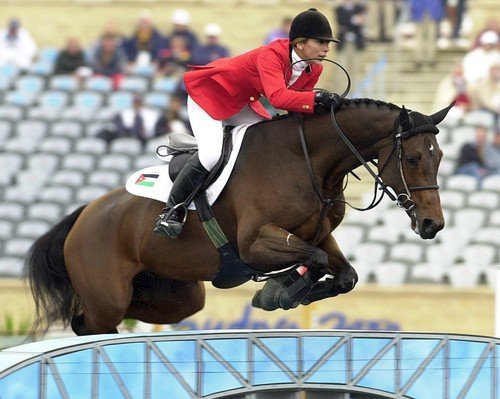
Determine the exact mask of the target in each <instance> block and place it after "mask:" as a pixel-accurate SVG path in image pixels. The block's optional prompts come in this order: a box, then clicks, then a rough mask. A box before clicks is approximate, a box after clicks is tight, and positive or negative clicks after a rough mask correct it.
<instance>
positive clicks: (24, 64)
mask: <svg viewBox="0 0 500 399" xmlns="http://www.w3.org/2000/svg"><path fill="white" fill-rule="evenodd" d="M36 52H37V46H36V43H35V41H34V40H33V37H32V36H31V34H30V33H29V32H28V31H27V30H26V29H25V28H22V27H21V22H20V21H19V20H18V19H16V18H13V19H11V20H10V21H9V23H8V25H7V27H6V28H4V29H2V30H1V31H0V66H1V65H6V64H9V65H14V66H17V67H19V68H20V69H21V70H23V71H26V70H27V69H29V67H30V66H31V64H32V63H33V59H34V57H35V55H36Z"/></svg>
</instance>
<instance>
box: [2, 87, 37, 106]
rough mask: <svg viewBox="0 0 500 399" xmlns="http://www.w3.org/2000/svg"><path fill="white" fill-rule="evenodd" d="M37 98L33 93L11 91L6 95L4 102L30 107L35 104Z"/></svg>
mask: <svg viewBox="0 0 500 399" xmlns="http://www.w3.org/2000/svg"><path fill="white" fill-rule="evenodd" d="M35 98H36V96H35V95H34V94H33V93H29V92H26V91H21V90H9V91H7V92H6V93H5V94H4V98H3V102H4V103H6V104H13V105H20V106H23V107H28V106H31V105H33V104H34V103H35Z"/></svg>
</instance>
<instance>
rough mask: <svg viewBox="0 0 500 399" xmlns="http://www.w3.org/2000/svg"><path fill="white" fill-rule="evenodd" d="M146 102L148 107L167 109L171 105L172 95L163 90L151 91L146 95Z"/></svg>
mask: <svg viewBox="0 0 500 399" xmlns="http://www.w3.org/2000/svg"><path fill="white" fill-rule="evenodd" d="M144 104H145V105H146V106H148V107H155V108H159V109H166V108H168V107H169V105H170V95H169V94H167V93H162V92H151V93H146V94H145V95H144Z"/></svg>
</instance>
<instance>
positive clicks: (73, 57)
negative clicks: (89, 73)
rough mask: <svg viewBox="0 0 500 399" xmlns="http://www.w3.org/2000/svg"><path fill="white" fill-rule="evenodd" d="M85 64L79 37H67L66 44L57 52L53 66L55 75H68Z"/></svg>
mask: <svg viewBox="0 0 500 399" xmlns="http://www.w3.org/2000/svg"><path fill="white" fill-rule="evenodd" d="M84 66H86V60H85V53H84V51H83V49H82V47H81V45H80V39H78V38H77V37H69V38H68V39H67V41H66V46H65V47H64V48H63V49H62V50H61V51H60V52H59V54H58V56H57V59H56V63H55V66H54V74H55V75H69V74H73V73H76V72H77V70H78V69H79V68H81V67H84Z"/></svg>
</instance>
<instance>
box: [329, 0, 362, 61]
mask: <svg viewBox="0 0 500 399" xmlns="http://www.w3.org/2000/svg"><path fill="white" fill-rule="evenodd" d="M365 14H366V7H365V5H364V4H362V3H361V2H359V1H355V0H344V1H343V2H342V3H341V4H340V5H339V6H338V7H336V8H335V20H336V21H337V24H338V39H339V40H340V43H339V44H338V47H337V48H338V49H339V51H342V50H343V49H344V48H345V45H346V44H347V43H348V42H354V44H355V46H356V49H357V50H363V49H364V48H365V34H364V30H365Z"/></svg>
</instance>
